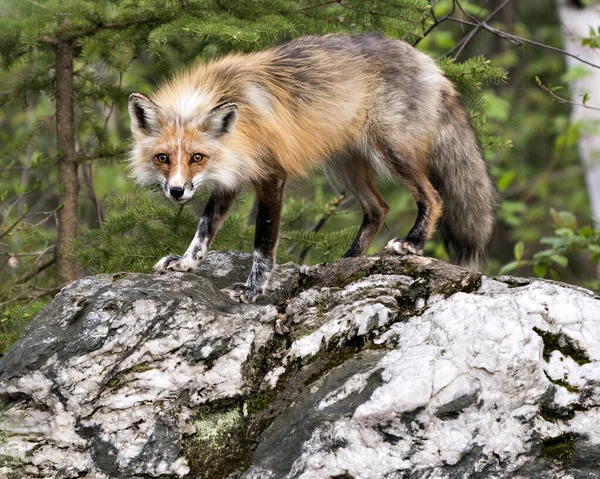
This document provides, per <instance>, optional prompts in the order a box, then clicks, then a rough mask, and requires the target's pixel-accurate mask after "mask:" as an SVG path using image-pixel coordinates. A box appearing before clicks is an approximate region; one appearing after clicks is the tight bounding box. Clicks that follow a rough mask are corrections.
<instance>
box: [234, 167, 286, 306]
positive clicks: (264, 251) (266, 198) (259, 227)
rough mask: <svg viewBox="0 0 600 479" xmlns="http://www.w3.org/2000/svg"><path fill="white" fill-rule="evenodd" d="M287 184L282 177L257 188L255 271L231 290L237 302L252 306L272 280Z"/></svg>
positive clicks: (282, 175) (251, 271)
mask: <svg viewBox="0 0 600 479" xmlns="http://www.w3.org/2000/svg"><path fill="white" fill-rule="evenodd" d="M285 181H286V177H285V175H284V174H281V175H279V176H278V177H273V178H271V179H269V180H268V181H264V182H263V183H261V184H260V185H257V187H256V197H257V200H258V212H257V216H256V234H255V237H254V256H253V263H252V269H251V270H250V274H249V275H248V279H247V280H246V283H245V284H242V283H236V284H234V285H233V286H232V287H231V289H230V293H229V296H230V297H231V298H232V299H234V300H237V301H240V302H243V303H253V302H254V301H256V299H257V298H258V296H259V295H260V294H261V293H262V292H263V290H264V288H265V286H266V284H267V282H268V280H269V276H270V275H271V272H272V270H273V267H274V266H275V253H276V251H277V243H278V241H279V226H280V222H281V210H282V208H283V193H284V188H285Z"/></svg>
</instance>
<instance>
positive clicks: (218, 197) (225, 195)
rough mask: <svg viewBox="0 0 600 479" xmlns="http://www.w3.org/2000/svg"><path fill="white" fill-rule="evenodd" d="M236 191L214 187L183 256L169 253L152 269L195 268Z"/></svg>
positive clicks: (187, 269) (159, 271) (219, 225)
mask: <svg viewBox="0 0 600 479" xmlns="http://www.w3.org/2000/svg"><path fill="white" fill-rule="evenodd" d="M238 193H239V192H238V191H237V190H220V189H215V190H214V191H213V192H212V195H211V196H210V199H209V200H208V203H206V207H205V208H204V213H202V218H201V219H200V222H199V223H198V229H197V230H196V234H195V235H194V239H193V240H192V242H191V243H190V245H189V246H188V249H187V250H186V252H185V253H184V254H183V256H177V255H174V254H172V255H169V256H167V257H165V258H163V259H161V260H160V261H159V262H158V263H156V264H155V265H154V268H153V271H154V272H155V273H164V272H166V271H168V270H172V271H193V270H194V269H196V268H197V267H198V263H199V262H200V260H201V259H202V258H203V257H204V255H205V254H206V252H207V251H208V248H209V247H210V245H211V243H212V241H213V239H214V238H215V236H216V234H217V232H218V231H219V228H220V227H221V225H222V224H223V221H224V220H225V218H226V216H227V213H228V212H229V210H230V208H231V205H232V204H233V201H234V200H235V198H236V197H237V195H238Z"/></svg>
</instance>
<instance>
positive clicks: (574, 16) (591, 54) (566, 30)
mask: <svg viewBox="0 0 600 479" xmlns="http://www.w3.org/2000/svg"><path fill="white" fill-rule="evenodd" d="M558 5H559V9H558V10H559V16H560V20H561V24H562V28H563V35H564V39H565V50H567V51H568V52H569V53H572V54H573V55H577V56H578V57H580V58H582V59H584V60H587V61H589V62H592V63H595V64H599V63H600V52H599V51H598V49H594V48H590V47H589V46H583V45H581V39H582V38H584V37H587V36H589V31H590V26H592V27H593V28H594V29H596V30H597V29H598V26H600V6H590V7H587V8H585V7H584V4H583V3H582V2H579V1H573V0H568V1H565V0H559V3H558ZM565 58H566V60H567V65H568V66H569V67H572V66H575V65H579V66H585V65H583V64H582V63H580V62H578V61H577V60H576V59H574V58H570V57H565ZM585 68H586V70H587V71H588V74H587V75H586V76H585V77H584V78H580V79H578V80H575V81H573V82H572V83H571V88H572V89H573V101H574V102H577V103H581V101H582V98H583V95H584V94H585V93H588V94H589V95H590V101H589V102H588V103H587V104H588V105H589V106H594V107H596V108H600V70H598V69H597V68H591V67H585ZM572 120H573V121H581V122H582V123H583V124H585V125H588V126H593V125H594V123H597V122H598V121H599V120H600V113H599V112H598V111H595V110H590V109H586V108H583V107H574V108H573V113H572ZM579 151H580V153H581V159H582V162H583V167H584V174H585V180H586V183H587V189H588V193H589V195H590V203H591V209H592V216H593V218H594V221H595V222H596V227H600V132H599V131H598V129H597V128H596V129H595V131H585V130H584V131H582V133H581V138H580V140H579Z"/></svg>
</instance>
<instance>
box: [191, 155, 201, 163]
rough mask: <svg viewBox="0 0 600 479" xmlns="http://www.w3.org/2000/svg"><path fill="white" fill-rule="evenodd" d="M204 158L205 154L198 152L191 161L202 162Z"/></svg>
mask: <svg viewBox="0 0 600 479" xmlns="http://www.w3.org/2000/svg"><path fill="white" fill-rule="evenodd" d="M203 159H204V155H203V154H202V153H196V154H194V155H192V157H191V158H190V163H200V162H201V161H202V160H203Z"/></svg>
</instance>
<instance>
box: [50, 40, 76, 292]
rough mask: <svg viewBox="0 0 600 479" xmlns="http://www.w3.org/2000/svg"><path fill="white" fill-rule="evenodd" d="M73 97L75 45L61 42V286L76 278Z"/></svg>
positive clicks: (58, 119)
mask: <svg viewBox="0 0 600 479" xmlns="http://www.w3.org/2000/svg"><path fill="white" fill-rule="evenodd" d="M73 96H74V92H73V44H72V43H71V42H66V41H61V42H60V43H59V44H58V45H57V47H56V146H57V149H58V195H59V201H60V203H61V204H62V205H63V208H62V209H61V210H60V211H59V213H58V240H57V243H56V283H57V285H58V286H59V287H62V286H64V285H66V284H69V283H70V282H72V281H74V280H75V262H74V261H73V260H72V259H71V258H70V256H69V249H70V244H71V241H72V240H73V239H74V238H76V237H77V208H78V204H79V200H78V194H79V179H78V176H77V170H78V165H77V161H76V155H75V153H76V152H75V110H74V104H73Z"/></svg>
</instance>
